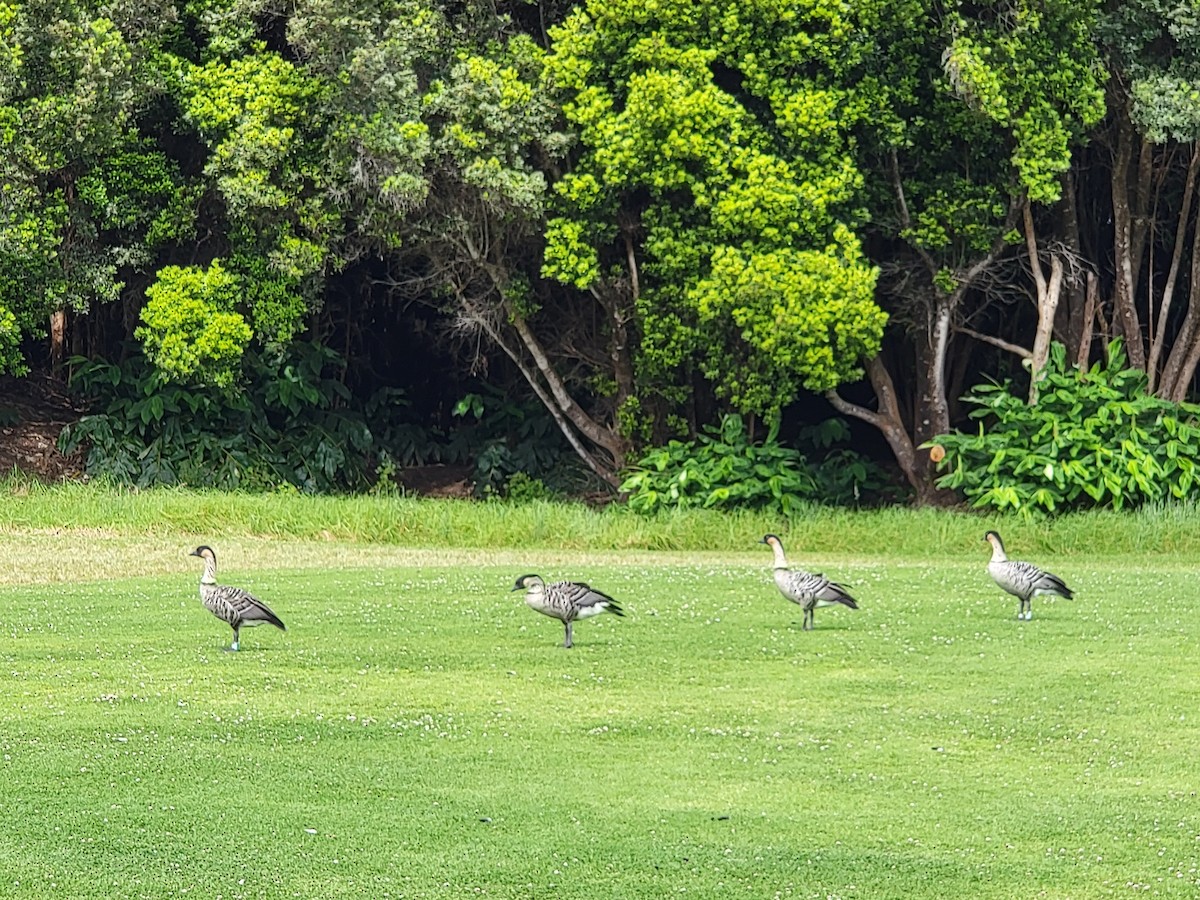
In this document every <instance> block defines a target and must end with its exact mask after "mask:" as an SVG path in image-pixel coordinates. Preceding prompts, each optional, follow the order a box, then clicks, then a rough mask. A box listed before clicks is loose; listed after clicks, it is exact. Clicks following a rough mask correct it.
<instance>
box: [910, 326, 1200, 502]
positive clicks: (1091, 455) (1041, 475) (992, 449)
mask: <svg viewBox="0 0 1200 900" xmlns="http://www.w3.org/2000/svg"><path fill="white" fill-rule="evenodd" d="M964 400H965V401H966V402H967V403H968V404H970V405H972V406H973V407H975V408H974V409H973V410H972V411H971V417H972V418H974V419H978V420H979V430H978V432H975V433H971V432H966V433H955V434H948V435H942V436H941V437H939V438H937V439H936V443H934V444H932V445H930V449H932V448H933V447H939V448H944V451H945V460H944V462H943V463H942V466H943V467H944V468H945V469H946V474H944V475H943V476H942V477H941V478H940V480H939V481H938V484H939V485H941V486H942V487H946V488H951V489H953V490H956V491H961V492H962V494H963V495H964V496H965V497H966V498H967V499H968V500H970V501H971V503H972V505H974V506H976V507H982V508H990V509H995V510H1006V509H1012V510H1019V511H1037V512H1043V513H1045V512H1059V511H1062V510H1070V509H1080V508H1085V507H1089V506H1110V507H1112V508H1113V509H1117V510H1119V509H1122V508H1125V507H1129V506H1141V505H1144V504H1147V503H1163V502H1174V501H1178V500H1182V499H1184V498H1189V497H1191V496H1193V494H1194V493H1195V491H1196V487H1197V481H1198V476H1200V405H1196V404H1193V403H1185V402H1180V403H1171V402H1168V401H1166V400H1162V399H1160V398H1158V397H1154V396H1152V395H1151V394H1149V393H1148V392H1147V390H1146V373H1145V372H1142V371H1141V370H1139V369H1132V368H1129V367H1128V366H1127V363H1126V357H1125V353H1124V350H1123V348H1122V347H1121V342H1120V341H1114V342H1113V343H1112V344H1111V345H1110V347H1109V351H1108V360H1107V363H1106V364H1101V363H1096V364H1094V365H1093V366H1092V367H1091V368H1090V369H1087V370H1081V369H1077V368H1075V367H1073V366H1070V365H1068V364H1067V361H1066V349H1065V348H1064V347H1063V346H1062V345H1061V344H1055V345H1054V347H1053V349H1052V352H1051V354H1050V360H1049V364H1048V365H1047V367H1046V368H1045V370H1043V374H1042V378H1041V379H1040V380H1039V382H1038V398H1037V402H1036V403H1029V402H1028V401H1027V400H1026V398H1024V397H1020V396H1017V395H1016V393H1015V392H1014V391H1013V386H1012V384H1011V383H1005V384H984V385H979V386H977V387H976V388H975V389H974V390H973V391H972V392H970V393H969V394H968V395H967V396H966V397H965V398H964Z"/></svg>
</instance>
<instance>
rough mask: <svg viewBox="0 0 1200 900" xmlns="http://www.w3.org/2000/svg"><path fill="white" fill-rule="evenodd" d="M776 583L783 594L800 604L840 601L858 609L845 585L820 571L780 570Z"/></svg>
mask: <svg viewBox="0 0 1200 900" xmlns="http://www.w3.org/2000/svg"><path fill="white" fill-rule="evenodd" d="M776 583H777V584H778V585H779V589H780V590H781V591H782V592H783V594H784V596H786V597H787V598H788V599H789V600H791V601H793V602H794V603H799V604H800V605H801V606H806V605H808V604H809V603H813V604H821V605H825V604H829V603H841V604H844V605H846V606H848V607H850V608H851V609H858V603H856V602H855V600H854V598H853V597H851V596H850V592H849V591H848V590H847V589H846V586H845V585H842V584H838V583H837V582H836V581H830V580H829V579H828V578H826V577H825V576H824V575H822V574H821V573H820V572H805V571H804V570H803V569H792V570H790V571H788V572H782V571H781V572H780V574H779V575H778V576H777V577H776Z"/></svg>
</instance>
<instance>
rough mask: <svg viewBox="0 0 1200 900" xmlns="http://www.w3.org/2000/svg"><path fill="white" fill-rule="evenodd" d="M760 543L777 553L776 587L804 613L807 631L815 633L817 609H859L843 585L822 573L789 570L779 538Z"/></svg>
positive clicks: (764, 540) (765, 539) (804, 628)
mask: <svg viewBox="0 0 1200 900" xmlns="http://www.w3.org/2000/svg"><path fill="white" fill-rule="evenodd" d="M759 543H760V544H766V545H767V546H768V547H770V548H771V549H772V550H774V551H775V586H776V587H778V588H779V592H780V593H781V594H783V596H785V597H787V598H788V599H789V600H791V601H792V602H793V603H795V604H797V605H799V607H800V608H801V609H803V610H804V624H803V625H802V626H801V627H802V629H803V630H804V631H812V628H813V610H814V609H816V608H817V607H818V606H833V604H835V603H841V604H842V605H843V606H848V607H850V608H851V609H858V604H857V603H855V602H854V598H853V597H851V596H850V593H849V592H848V591H847V590H846V588H845V587H844V586H843V585H840V584H838V583H837V582H834V581H830V580H829V579H828V578H826V577H825V576H824V575H821V574H819V573H813V572H805V571H804V570H803V569H789V568H788V564H787V558H786V557H785V556H784V555H783V544H782V543H781V542H780V540H779V537H778V536H777V535H774V534H768V535H766V536H765V537H763V539H762V540H761V541H759Z"/></svg>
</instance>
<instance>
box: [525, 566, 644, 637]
mask: <svg viewBox="0 0 1200 900" xmlns="http://www.w3.org/2000/svg"><path fill="white" fill-rule="evenodd" d="M512 589H513V590H514V591H524V592H525V603H526V604H527V605H528V606H529V608H530V609H534V610H537V611H538V612H540V613H541V614H542V615H545V616H550V617H551V618H554V619H558V620H559V621H560V622H562V623H563V627H564V628H565V629H566V638H565V639H564V640H563V646H564V647H566V648H567V649H570V648H571V647H572V646H573V643H572V641H571V623H573V622H574V621H575V620H576V619H588V618H591V617H592V616H598V615H600V613H603V612H610V613H613V614H614V615H618V616H624V615H625V612H624V611H623V610H622V609H621V605H620V604H619V603H617V601H616V600H614V599H613V598H612V597H610V596H608V594H605V593H603V592H601V591H598V590H596V589H595V588H593V587H591V586H590V585H587V584H584V583H583V582H582V581H556V582H554V583H553V584H546V582H544V581H543V580H542V578H541V576H540V575H522V576H521V577H520V578H518V579H517V582H516V584H514V585H513V588H512Z"/></svg>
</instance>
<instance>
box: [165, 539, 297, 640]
mask: <svg viewBox="0 0 1200 900" xmlns="http://www.w3.org/2000/svg"><path fill="white" fill-rule="evenodd" d="M188 556H198V557H200V558H201V559H202V560H204V574H203V575H201V576H200V601H201V602H202V603H203V604H204V605H205V606H206V607H207V608H208V611H209V612H210V613H212V614H213V615H214V616H216V617H217V618H218V619H220V620H221V621H223V622H228V623H229V627H230V628H232V629H233V645H232V646H231V647H230V648H229V649H230V650H237V649H238V632H239V631H240V630H241V629H242V628H243V627H249V626H251V625H261V624H262V623H263V622H270V623H271V624H272V625H274V626H275V627H276V628H278V629H279V630H280V631H287V629H286V628H285V627H284V625H283V622H282V621H281V620H280V618H279V616H277V615H275V613H273V612H271V610H269V609H268V608H267V604H265V603H263V602H262V601H261V600H259V599H258V598H257V597H255V596H254V595H253V594H249V593H247V592H246V591H243V590H242V589H241V588H236V587H232V586H230V585H225V584H217V554H216V553H214V552H213V549H212V547H208V546H200V547H197V548H196V549H195V550H193V551H192V552H191V553H189V554H188Z"/></svg>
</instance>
